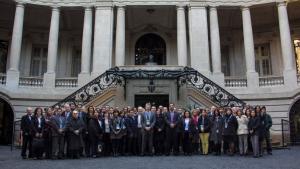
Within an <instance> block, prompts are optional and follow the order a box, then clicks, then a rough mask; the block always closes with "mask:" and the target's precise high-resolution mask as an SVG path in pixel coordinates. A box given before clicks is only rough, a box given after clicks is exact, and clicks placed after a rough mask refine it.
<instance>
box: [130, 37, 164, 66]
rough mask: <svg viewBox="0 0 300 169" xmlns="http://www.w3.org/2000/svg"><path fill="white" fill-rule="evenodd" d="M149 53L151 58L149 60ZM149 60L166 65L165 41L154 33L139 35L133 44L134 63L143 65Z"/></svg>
mask: <svg viewBox="0 0 300 169" xmlns="http://www.w3.org/2000/svg"><path fill="white" fill-rule="evenodd" d="M150 55H152V56H153V60H150ZM149 62H154V63H156V64H157V65H166V42H165V41H164V40H163V39H162V38H161V37H160V36H159V35H156V34H154V33H148V34H145V35H143V36H141V37H140V38H139V39H138V40H137V42H136V44H135V64H136V65H145V64H147V63H149Z"/></svg>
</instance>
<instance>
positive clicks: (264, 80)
mask: <svg viewBox="0 0 300 169" xmlns="http://www.w3.org/2000/svg"><path fill="white" fill-rule="evenodd" d="M278 85H284V79H283V76H263V77H259V86H278Z"/></svg>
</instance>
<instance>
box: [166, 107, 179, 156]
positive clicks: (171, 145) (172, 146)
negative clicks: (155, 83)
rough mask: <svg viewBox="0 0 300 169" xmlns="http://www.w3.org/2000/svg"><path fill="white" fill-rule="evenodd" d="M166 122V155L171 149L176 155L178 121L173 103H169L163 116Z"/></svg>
mask: <svg viewBox="0 0 300 169" xmlns="http://www.w3.org/2000/svg"><path fill="white" fill-rule="evenodd" d="M165 122H166V155H167V156H168V155H170V153H171V151H172V150H173V153H174V155H178V153H179V147H178V137H177V136H178V132H177V130H179V128H178V122H179V114H178V113H177V112H175V105H174V104H173V103H170V105H169V112H167V113H166V116H165Z"/></svg>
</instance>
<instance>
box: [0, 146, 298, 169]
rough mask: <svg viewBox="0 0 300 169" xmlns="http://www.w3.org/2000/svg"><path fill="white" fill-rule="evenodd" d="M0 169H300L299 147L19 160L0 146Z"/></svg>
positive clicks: (17, 155) (18, 151)
mask: <svg viewBox="0 0 300 169" xmlns="http://www.w3.org/2000/svg"><path fill="white" fill-rule="evenodd" d="M0 169H300V147H291V149H290V150H287V149H284V150H274V151H273V155H272V156H268V155H265V156H264V157H262V158H259V159H254V158H252V157H250V156H249V157H240V156H238V155H237V156H234V157H229V156H225V155H223V156H220V157H216V156H213V155H208V156H200V155H197V156H191V157H186V156H176V157H175V156H168V157H166V156H159V157H157V156H154V157H117V158H113V157H102V158H101V157H100V158H96V159H89V158H82V159H79V160H55V161H54V160H22V159H21V157H20V150H19V149H14V150H13V151H10V147H0Z"/></svg>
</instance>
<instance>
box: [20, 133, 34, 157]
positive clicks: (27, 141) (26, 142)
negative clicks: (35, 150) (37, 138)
mask: <svg viewBox="0 0 300 169" xmlns="http://www.w3.org/2000/svg"><path fill="white" fill-rule="evenodd" d="M32 139H33V138H32V136H29V135H24V134H23V142H22V152H21V156H22V157H26V150H27V149H28V151H29V154H28V157H29V158H32V157H33V154H32Z"/></svg>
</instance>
